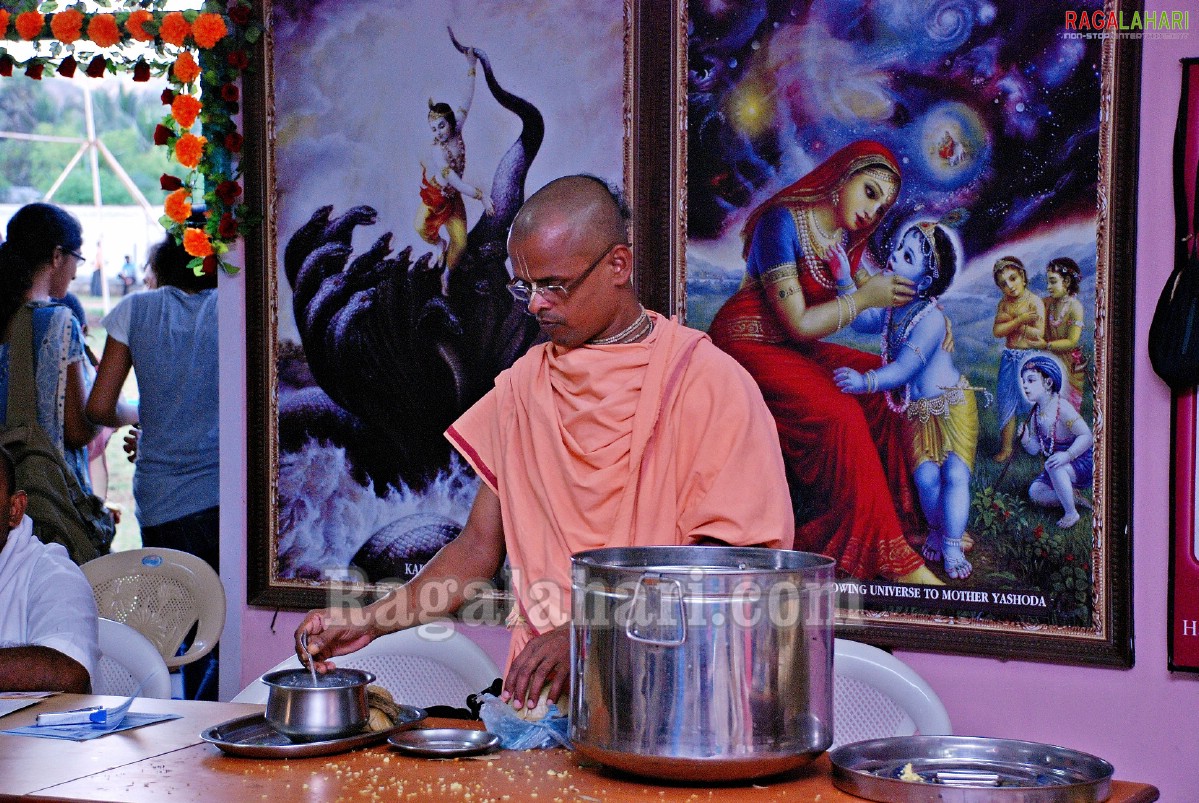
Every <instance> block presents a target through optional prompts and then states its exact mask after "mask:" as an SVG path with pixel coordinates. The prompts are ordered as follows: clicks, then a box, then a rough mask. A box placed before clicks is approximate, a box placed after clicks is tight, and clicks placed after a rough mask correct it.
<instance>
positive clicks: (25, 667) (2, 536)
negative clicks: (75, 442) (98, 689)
mask: <svg viewBox="0 0 1199 803" xmlns="http://www.w3.org/2000/svg"><path fill="white" fill-rule="evenodd" d="M27 501H28V500H27V498H26V496H25V492H24V491H21V490H18V489H17V488H16V468H15V466H14V464H13V459H12V455H10V454H9V453H8V451H7V450H5V449H4V448H2V447H0V691H65V692H76V693H80V694H86V693H88V692H90V691H91V681H92V678H93V677H95V675H96V669H97V667H98V665H99V663H100V646H99V634H98V625H97V621H96V620H97V613H96V599H95V597H94V596H93V594H92V587H91V585H90V584H89V583H88V581H87V578H86V577H84V576H83V572H81V571H80V570H79V567H78V566H76V565H75V564H74V563H73V562H72V561H71V559H70V558H69V557H68V556H67V551H66V549H64V548H63V547H62V546H61V545H59V544H44V543H42V542H41V541H39V540H38V539H37V538H36V537H35V536H34V535H33V521H32V520H31V519H30V518H29V517H28V516H26V515H25V505H26V502H27Z"/></svg>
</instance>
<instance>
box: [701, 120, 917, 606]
mask: <svg viewBox="0 0 1199 803" xmlns="http://www.w3.org/2000/svg"><path fill="white" fill-rule="evenodd" d="M899 184H900V177H899V166H898V164H897V163H896V161H895V157H894V156H893V155H892V154H891V152H890V151H889V150H888V149H887V148H886V147H884V146H883V145H881V144H879V143H877V142H869V141H859V142H854V143H852V144H850V145H847V146H846V147H844V148H842V149H841V150H839V151H837V152H836V153H834V154H833V155H832V156H830V157H829V158H828V159H827V160H826V161H825V162H824V163H823V164H821V165H820V166H819V167H817V168H816V169H814V170H813V171H812V172H810V173H808V174H807V175H806V176H804V177H803V178H802V179H800V180H799V181H797V182H796V183H795V184H792V185H791V186H789V187H787V188H786V189H784V190H782V191H781V192H779V193H778V194H776V195H775V196H774V197H772V198H770V199H769V200H768V201H766V202H765V203H763V204H762V205H761V206H759V207H758V208H757V209H755V210H754V211H753V213H752V214H751V215H750V216H749V219H748V221H747V222H746V225H745V231H744V238H745V251H744V256H745V259H746V275H745V279H744V281H743V282H742V284H741V289H739V290H738V291H737V292H736V294H734V295H733V296H732V298H730V299H729V300H728V301H726V302H725V304H724V306H723V307H721V309H720V311H719V312H718V313H717V314H716V318H715V319H714V320H713V322H712V326H711V327H710V328H709V330H708V333H709V334H710V335H711V337H712V339H713V340H714V341H715V342H716V344H717V345H718V346H720V347H721V348H722V349H724V350H725V351H727V352H728V353H729V354H731V355H732V356H733V357H734V358H735V359H736V360H737V361H738V362H740V363H741V364H742V365H743V366H745V368H746V370H748V371H749V372H750V374H752V375H753V377H754V379H756V380H757V382H758V385H759V386H760V387H761V388H762V395H763V396H764V397H765V398H766V404H767V405H768V406H769V407H770V410H771V412H772V413H774V418H775V422H776V424H777V426H778V431H779V440H780V442H781V444H782V448H783V456H784V457H785V458H786V461H787V466H788V470H789V471H790V473H791V476H792V480H793V482H794V483H795V485H796V490H797V492H798V494H799V495H800V496H801V497H802V500H803V502H804V506H805V507H806V508H807V509H808V510H809V511H810V512H811V517H810V518H807V519H806V520H805V521H802V522H800V523H799V524H798V526H797V528H796V533H795V548H796V549H804V550H809V551H812V552H820V553H823V554H825V555H828V556H830V557H832V558H834V559H835V560H836V561H837V567H838V569H839V570H840V571H841V572H842V573H844V574H846V575H849V576H851V577H856V578H859V579H874V578H876V577H883V578H886V579H889V580H898V581H900V582H908V583H940V580H938V579H937V577H936V575H934V574H933V573H932V572H931V571H930V570H929V569H928V567H927V566H925V565H924V560H923V559H922V558H921V557H920V555H919V553H918V552H917V551H916V550H915V549H913V548H912V546H911V545H910V544H909V543H908V541H907V538H905V536H904V533H905V532H911V533H914V532H922V531H923V530H924V525H923V521H922V519H921V518H920V514H919V509H918V503H917V499H916V496H915V494H914V491H913V489H912V487H911V484H910V483H911V480H910V477H911V471H910V469H909V467H908V466H907V465H906V461H907V459H908V458H907V449H906V447H905V445H904V444H905V443H906V441H905V440H904V438H903V433H902V427H903V420H902V418H901V417H900V416H898V415H895V414H893V413H891V411H890V410H888V409H887V407H886V402H885V399H884V396H885V394H882V393H870V394H865V395H861V396H851V395H847V394H844V393H842V392H841V391H840V390H839V389H838V388H837V386H836V384H835V383H834V382H833V369H834V368H836V367H838V366H841V365H848V366H851V367H853V368H855V369H856V370H859V371H863V372H865V371H867V370H869V369H871V368H878V367H879V366H880V365H881V360H880V358H879V357H878V355H875V354H868V353H865V352H861V351H857V350H856V349H852V348H848V347H846V346H842V345H838V344H835V343H826V342H824V341H823V338H825V337H827V336H828V335H830V334H832V333H834V332H836V331H838V330H840V329H843V328H845V327H846V326H848V325H849V324H850V322H851V321H852V320H853V319H854V317H856V316H857V314H858V313H859V312H861V311H863V310H865V309H869V308H871V307H880V308H881V307H888V306H896V307H897V306H901V305H903V304H905V303H907V302H908V301H909V300H911V298H912V295H913V288H912V284H911V282H910V281H908V280H907V279H904V278H902V277H899V276H895V275H894V274H889V273H882V274H876V275H871V274H870V273H869V272H868V271H866V270H865V269H864V268H861V267H860V264H859V263H860V261H861V257H862V252H863V251H864V249H865V246H866V241H867V240H868V239H869V238H870V235H871V234H872V233H873V232H874V230H875V229H876V228H877V227H878V224H879V221H880V220H881V219H882V217H883V215H884V214H885V213H886V212H887V210H889V209H890V208H891V206H892V205H893V204H894V203H895V198H896V196H897V195H898V194H899Z"/></svg>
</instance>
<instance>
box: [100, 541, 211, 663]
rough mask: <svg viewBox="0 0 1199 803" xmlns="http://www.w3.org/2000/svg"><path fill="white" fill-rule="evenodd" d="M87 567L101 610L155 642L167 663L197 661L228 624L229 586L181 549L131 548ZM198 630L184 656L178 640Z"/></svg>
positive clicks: (206, 566) (102, 612)
mask: <svg viewBox="0 0 1199 803" xmlns="http://www.w3.org/2000/svg"><path fill="white" fill-rule="evenodd" d="M80 568H81V569H83V573H84V575H86V577H87V579H88V582H90V583H91V584H92V591H93V592H94V593H95V595H96V607H97V608H98V609H99V611H100V615H101V616H103V617H106V618H108V619H113V620H115V621H118V622H121V623H122V624H127V625H129V626H130V627H132V628H133V629H134V630H136V631H137V632H139V633H141V634H142V635H143V636H145V637H146V638H148V639H149V640H150V641H151V642H153V644H154V646H155V647H157V648H158V653H159V654H160V655H161V656H162V657H163V660H165V661H166V663H167V666H168V667H170V668H172V669H173V668H175V667H177V666H182V665H184V664H190V663H191V662H192V661H196V660H199V659H200V658H203V657H204V656H205V655H207V654H208V653H209V652H211V651H212V648H213V647H215V646H216V643H217V640H218V639H220V637H221V629H222V628H224V627H225V589H224V587H223V586H222V585H221V578H220V577H219V576H218V575H217V573H216V572H214V571H213V570H212V567H211V566H209V565H208V564H207V563H205V562H204V561H203V560H202V559H200V558H198V557H196V556H195V555H192V554H190V553H188V552H183V551H180V550H178V549H131V550H129V551H127V552H114V553H112V554H110V555H102V556H100V557H98V558H96V559H95V560H89V561H88V562H87V563H85V564H83V566H81V567H80ZM193 625H195V626H196V635H195V638H194V639H193V640H192V643H191V646H190V647H189V648H188V650H187V652H186V653H185V654H183V655H177V654H176V653H178V652H179V645H181V644H182V643H183V639H184V638H185V637H186V636H187V634H188V631H190V630H191V628H192V626H193Z"/></svg>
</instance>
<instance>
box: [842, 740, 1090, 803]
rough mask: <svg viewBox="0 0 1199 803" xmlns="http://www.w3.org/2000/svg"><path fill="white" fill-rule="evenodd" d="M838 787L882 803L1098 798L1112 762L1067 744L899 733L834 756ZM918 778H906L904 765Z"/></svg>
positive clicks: (1064, 802)
mask: <svg viewBox="0 0 1199 803" xmlns="http://www.w3.org/2000/svg"><path fill="white" fill-rule="evenodd" d="M829 759H830V760H831V761H832V763H833V785H834V786H836V787H837V788H838V789H840V790H841V791H843V792H848V793H850V794H851V795H857V796H858V797H863V798H866V799H867V800H877V801H883V802H884V803H910V802H913V801H914V802H915V803H924V801H945V802H946V803H979V802H985V801H1019V803H1099V802H1100V801H1103V800H1107V798H1108V796H1109V795H1110V794H1111V779H1112V773H1113V769H1112V765H1111V764H1109V763H1108V762H1106V761H1104V760H1103V759H1101V758H1097V757H1095V756H1092V755H1090V754H1088V753H1081V752H1079V751H1077V750H1071V749H1069V748H1065V747H1057V746H1055V745H1049V744H1041V743H1038V742H1025V741H1020V740H1017V739H988V738H982V737H974V736H896V737H892V738H890V739H872V740H870V741H865V742H854V743H853V744H847V745H842V746H841V747H838V748H837V749H836V750H833V751H832V752H831V753H829ZM909 765H910V770H908V772H910V773H914V774H915V775H917V776H919V780H901V779H900V776H901V775H903V774H905V768H907V767H908V766H909Z"/></svg>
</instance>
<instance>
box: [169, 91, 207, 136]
mask: <svg viewBox="0 0 1199 803" xmlns="http://www.w3.org/2000/svg"><path fill="white" fill-rule="evenodd" d="M201 108H202V104H201V103H200V101H198V100H197V99H196V98H194V97H192V96H191V95H176V96H175V99H174V100H173V101H171V116H172V117H174V118H175V122H176V123H178V124H179V127H180V128H182V129H183V130H184V131H186V130H187V129H189V128H191V127H192V123H194V122H196V117H197V116H198V115H199V114H200V109H201Z"/></svg>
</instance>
